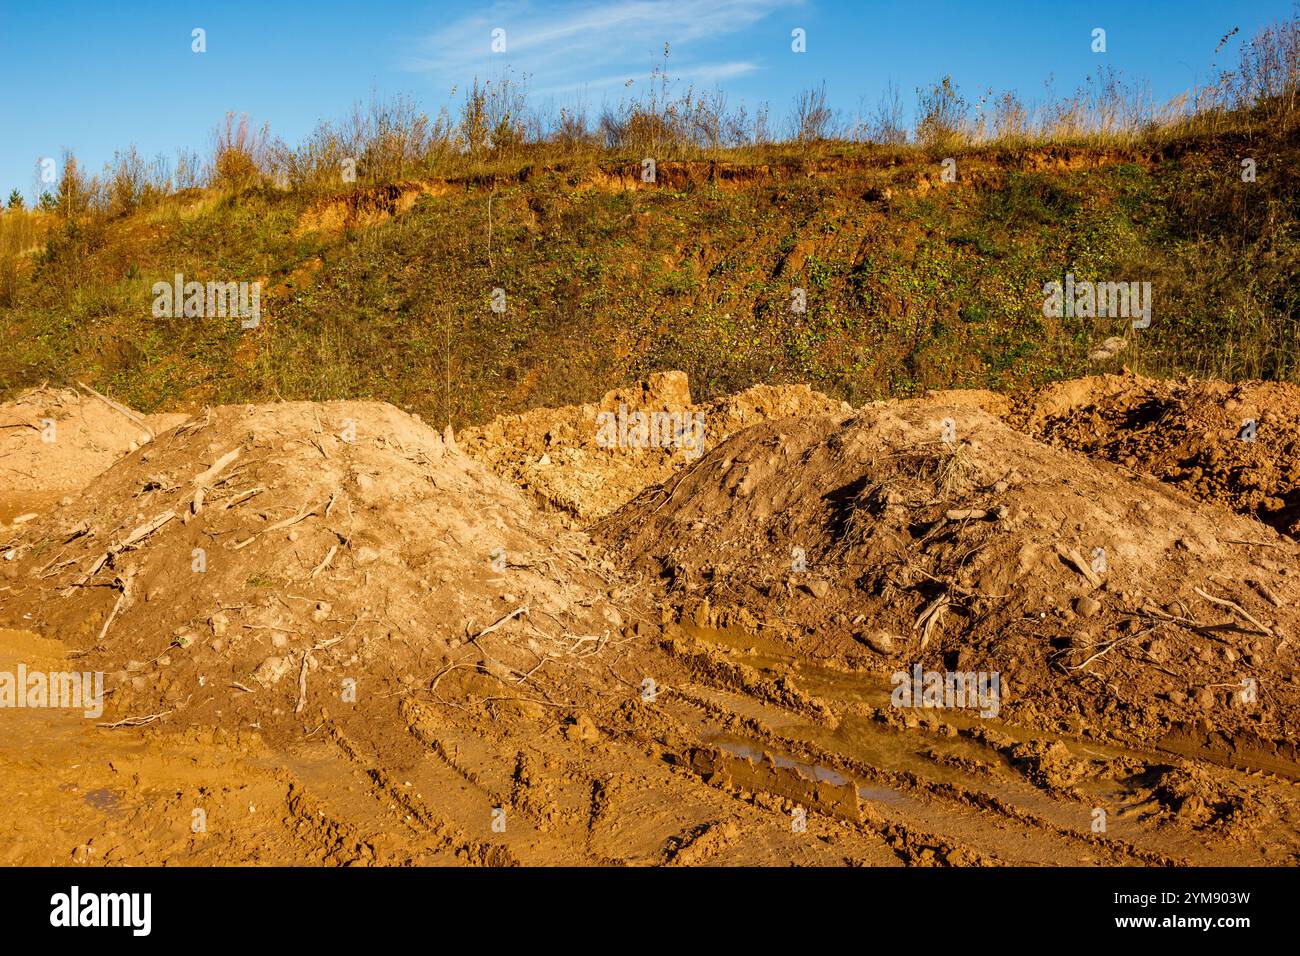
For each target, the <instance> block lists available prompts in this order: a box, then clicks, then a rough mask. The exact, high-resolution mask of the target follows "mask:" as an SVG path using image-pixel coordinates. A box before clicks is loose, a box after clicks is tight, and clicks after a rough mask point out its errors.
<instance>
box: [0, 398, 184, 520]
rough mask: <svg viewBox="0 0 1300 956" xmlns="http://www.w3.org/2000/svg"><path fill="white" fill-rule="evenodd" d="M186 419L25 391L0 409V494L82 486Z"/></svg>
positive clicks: (49, 490) (94, 399) (86, 399)
mask: <svg viewBox="0 0 1300 956" xmlns="http://www.w3.org/2000/svg"><path fill="white" fill-rule="evenodd" d="M188 417H189V416H188V415H141V414H139V413H138V412H134V411H132V410H131V409H128V408H125V407H124V406H120V405H118V407H113V406H112V405H110V404H109V403H108V402H106V401H104V400H102V399H100V398H96V397H95V396H93V395H90V394H83V393H81V392H77V391H73V390H71V389H56V388H35V389H31V390H30V391H27V392H24V393H23V394H22V395H20V396H18V397H17V398H16V399H14V400H13V401H11V402H6V403H4V404H3V405H0V494H4V493H6V492H14V491H21V492H23V493H28V492H32V491H47V492H64V491H72V490H75V489H78V488H82V487H84V486H85V485H86V483H87V482H88V481H89V480H90V479H91V478H93V477H94V476H95V475H97V474H99V473H100V472H102V471H103V470H104V469H105V468H107V467H108V466H109V465H111V464H112V463H113V462H115V461H117V459H119V458H120V457H122V456H123V455H125V454H126V453H127V452H128V451H134V450H135V449H136V448H138V447H139V446H141V445H143V444H145V443H146V442H148V441H149V440H150V439H151V437H152V436H153V435H156V434H158V433H160V432H163V431H166V430H167V429H169V428H174V427H175V426H176V425H179V424H180V423H181V422H183V421H184V420H185V419H186V418H188ZM8 517H10V516H7V515H3V514H0V521H4V520H6V519H7V518H8Z"/></svg>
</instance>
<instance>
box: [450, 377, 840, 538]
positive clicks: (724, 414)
mask: <svg viewBox="0 0 1300 956" xmlns="http://www.w3.org/2000/svg"><path fill="white" fill-rule="evenodd" d="M847 409H848V406H847V405H846V404H845V403H843V402H838V401H835V400H833V399H830V398H827V397H826V396H824V395H822V394H820V393H818V392H814V391H813V390H812V389H810V388H809V387H808V386H806V385H783V386H772V385H757V386H754V387H753V388H750V389H747V390H746V391H744V392H741V393H739V394H738V395H732V396H728V397H727V398H724V399H720V400H718V401H715V402H707V403H703V404H700V405H696V404H694V403H693V402H692V401H691V392H690V384H689V382H688V381H687V377H686V374H685V373H684V372H661V373H656V374H654V375H651V376H650V378H649V379H648V380H647V381H645V382H642V383H641V384H640V385H638V386H634V387H632V388H627V389H616V390H614V391H612V392H609V393H607V394H606V395H605V397H604V398H602V399H601V400H600V402H598V403H596V404H587V405H569V406H565V407H563V408H557V409H551V408H539V409H534V410H532V411H529V412H525V413H523V414H521V415H508V416H503V417H501V418H497V419H495V420H494V421H492V422H489V423H488V424H486V425H484V426H482V427H480V428H474V429H469V430H467V431H465V432H464V433H463V434H462V435H461V436H460V440H461V442H462V444H463V446H464V447H465V450H466V451H467V452H468V453H469V454H470V455H472V456H473V457H475V458H477V459H478V460H479V461H482V462H483V463H484V464H486V465H487V466H488V467H489V468H491V469H492V470H493V471H495V472H496V473H497V474H498V475H500V476H501V477H503V478H505V479H506V480H507V481H509V482H511V483H513V484H517V485H519V486H520V487H521V488H524V489H526V490H527V491H528V492H530V493H531V494H532V495H533V496H534V497H535V498H536V499H537V500H538V501H539V503H541V504H542V505H543V507H546V508H547V509H551V510H554V511H556V512H558V513H559V514H560V516H561V517H562V519H564V520H566V521H568V523H570V524H574V525H577V526H586V525H589V524H590V523H591V522H593V521H596V520H599V519H600V518H602V517H604V516H605V515H607V514H609V513H610V512H612V511H614V510H615V509H616V508H618V507H619V506H621V505H623V504H624V503H626V502H628V501H630V500H631V499H632V498H634V497H636V495H637V494H639V493H640V492H641V490H642V489H644V488H646V487H647V486H648V485H652V484H657V483H659V482H662V481H663V480H665V479H666V478H667V477H668V476H669V475H671V474H672V473H673V472H674V471H676V470H677V469H679V468H681V467H682V466H683V465H685V464H687V463H688V462H690V461H692V460H694V459H695V458H698V457H699V455H700V454H702V453H703V451H704V450H705V449H707V448H710V447H712V446H713V445H716V444H717V443H718V442H720V441H722V440H723V439H725V438H726V437H727V436H728V435H731V434H733V433H734V432H736V431H739V430H740V429H742V428H747V427H748V426H750V425H753V424H756V423H758V422H762V421H767V420H769V419H773V418H784V417H787V416H791V415H810V414H823V413H826V412H831V411H839V410H847ZM624 413H626V414H624ZM637 413H641V414H643V415H645V416H646V417H647V419H648V421H647V425H646V431H647V433H645V434H641V435H640V437H639V438H638V435H637V431H636V428H637V422H636V421H629V419H631V418H632V416H634V415H636V414H637ZM656 415H657V416H660V418H659V420H658V421H656V420H655V418H654V416H656ZM602 416H605V417H602ZM625 423H626V427H625ZM603 425H604V426H606V429H607V430H606V431H604V432H602V426H603ZM661 425H662V427H660V426H661ZM610 426H612V429H611V428H610ZM697 428H698V433H697V431H696V429H697ZM697 434H698V435H699V436H701V438H697V437H696V436H697ZM656 436H657V437H656ZM611 437H612V438H613V439H614V440H613V441H611V440H610V438H611Z"/></svg>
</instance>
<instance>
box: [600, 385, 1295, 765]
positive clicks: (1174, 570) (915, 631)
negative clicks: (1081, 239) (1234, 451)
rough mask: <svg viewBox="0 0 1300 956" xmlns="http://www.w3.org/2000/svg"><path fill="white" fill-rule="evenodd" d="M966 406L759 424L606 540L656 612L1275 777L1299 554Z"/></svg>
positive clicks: (926, 405)
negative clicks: (1229, 745) (1222, 757)
mask: <svg viewBox="0 0 1300 956" xmlns="http://www.w3.org/2000/svg"><path fill="white" fill-rule="evenodd" d="M977 405H978V403H959V404H942V403H936V402H935V401H934V400H932V399H921V400H915V401H910V402H903V403H887V404H882V405H878V406H871V407H867V408H864V409H861V410H859V411H857V412H855V413H851V414H838V415H822V416H806V417H804V418H801V419H787V420H782V421H773V422H767V423H763V424H760V425H758V426H756V427H754V428H751V429H748V430H746V431H743V432H741V433H739V434H737V435H735V436H733V437H732V438H730V439H728V440H727V441H725V442H723V443H722V444H720V445H719V446H717V447H716V448H714V449H712V450H711V451H710V452H708V453H707V454H706V455H705V456H704V457H703V458H702V459H700V460H699V461H698V462H696V463H695V464H694V465H692V466H691V467H690V468H688V469H686V470H684V471H682V472H681V473H680V474H679V475H678V476H676V477H675V478H673V479H671V480H669V481H668V482H667V483H666V484H665V485H663V486H660V487H655V488H652V489H649V490H647V491H646V492H645V493H644V494H643V495H641V496H640V497H639V498H638V499H637V500H635V501H634V502H632V503H631V504H629V505H628V506H626V507H625V508H623V509H622V510H620V511H619V512H618V513H616V514H615V515H613V516H612V517H611V518H610V519H609V520H608V521H607V522H606V523H605V524H604V525H603V526H602V533H603V534H605V535H607V536H608V539H609V541H610V542H611V544H612V545H613V546H614V547H615V549H616V550H617V552H618V554H619V556H620V560H621V561H625V562H627V563H628V564H629V565H631V566H633V567H636V568H638V569H640V570H642V571H643V572H645V573H647V574H648V575H650V576H651V578H652V579H657V580H658V581H659V582H660V590H661V593H662V594H663V595H664V597H665V603H666V610H665V616H666V617H668V618H670V617H673V616H676V617H678V618H679V619H681V620H683V621H686V622H687V623H691V624H694V625H701V626H705V625H707V626H713V627H727V628H738V629H741V630H743V631H744V632H746V633H756V634H763V635H766V636H767V637H768V638H769V639H775V640H778V641H785V642H786V644H787V646H792V647H793V648H794V649H795V650H797V651H798V652H799V654H800V655H801V656H802V657H803V658H804V659H806V660H811V661H817V662H830V663H833V664H835V665H836V666H839V667H846V668H848V669H850V670H856V671H860V672H862V673H863V675H864V679H867V678H866V676H865V675H869V674H872V673H877V674H891V676H892V675H896V674H897V673H899V672H903V673H907V674H910V673H911V672H912V669H913V668H914V667H919V668H920V670H921V671H922V672H923V673H922V675H919V676H925V674H928V672H938V673H940V674H941V675H942V674H946V673H949V672H961V673H979V674H988V675H998V679H999V681H1000V685H1001V692H1000V700H997V701H995V702H994V705H993V707H992V709H993V710H995V711H997V712H998V714H999V715H1000V716H1001V718H1003V719H1006V720H1010V721H1013V722H1019V723H1020V724H1022V725H1026V726H1034V727H1039V728H1044V727H1050V728H1052V729H1067V728H1068V729H1070V730H1071V732H1076V733H1078V732H1083V733H1086V734H1096V735H1098V736H1103V737H1107V736H1108V737H1113V738H1119V739H1124V740H1129V741H1145V742H1148V743H1149V742H1152V741H1160V740H1162V739H1164V738H1165V737H1166V736H1167V735H1170V734H1175V735H1179V739H1183V737H1186V738H1187V739H1189V740H1190V739H1192V738H1195V739H1196V740H1197V741H1200V742H1202V743H1203V742H1204V741H1206V740H1207V739H1210V738H1215V737H1216V736H1217V737H1218V738H1219V739H1220V740H1229V741H1234V742H1235V744H1234V746H1237V747H1239V748H1246V747H1248V746H1249V747H1253V748H1255V749H1256V750H1258V751H1259V752H1260V753H1261V754H1263V755H1264V758H1263V759H1265V760H1269V759H1273V758H1275V757H1276V758H1278V759H1280V760H1281V762H1282V763H1287V762H1291V766H1292V767H1294V760H1295V752H1294V751H1295V747H1294V745H1293V744H1291V743H1290V742H1289V739H1290V738H1291V737H1292V736H1293V734H1294V732H1295V728H1296V721H1297V719H1298V718H1300V709H1298V705H1300V685H1298V684H1297V679H1296V674H1295V658H1294V655H1295V652H1296V644H1295V638H1294V635H1296V634H1297V633H1300V614H1298V613H1297V611H1296V607H1297V603H1298V602H1300V574H1297V567H1296V546H1295V545H1294V544H1292V543H1290V542H1287V541H1286V540H1285V539H1281V538H1279V537H1278V536H1277V535H1276V534H1274V533H1273V532H1272V531H1271V530H1269V529H1268V528H1266V527H1264V526H1262V525H1260V524H1258V523H1257V522H1255V521H1252V520H1250V519H1247V518H1244V517H1240V516H1237V515H1234V514H1232V513H1231V512H1230V511H1228V510H1227V509H1226V508H1222V507H1220V506H1217V505H1213V504H1205V505H1200V506H1198V505H1196V503H1194V502H1193V501H1192V500H1191V499H1190V498H1188V497H1186V496H1185V495H1182V494H1181V493H1179V492H1177V491H1175V490H1172V489H1170V488H1169V487H1168V486H1166V485H1163V484H1161V483H1159V482H1157V481H1155V480H1153V479H1150V478H1145V477H1140V476H1137V475H1135V474H1133V473H1132V472H1131V471H1125V470H1123V469H1120V468H1116V467H1114V466H1112V465H1109V464H1107V463H1105V462H1095V461H1091V460H1089V459H1086V458H1084V457H1082V456H1080V455H1075V454H1072V453H1069V452H1065V451H1061V450H1058V449H1054V448H1050V447H1047V446H1045V445H1043V444H1040V443H1038V442H1036V441H1034V440H1033V439H1031V438H1028V437H1026V436H1025V435H1023V434H1020V433H1018V432H1016V431H1014V430H1012V429H1011V428H1009V427H1008V426H1007V425H1006V424H1004V423H1003V422H1001V421H1000V420H998V419H996V418H995V417H993V416H992V415H990V414H988V413H986V412H984V411H982V410H981V409H979V408H978V407H977ZM926 679H927V680H928V678H926ZM794 683H795V685H798V683H799V679H798V676H797V675H795V676H794ZM908 683H909V684H910V683H911V681H910V679H909V681H908ZM906 714H907V711H906V710H905V709H901V708H899V707H897V706H895V707H885V708H882V709H881V710H880V711H878V712H877V716H878V717H879V719H883V720H888V721H894V722H902V721H904V720H906V719H908V718H907V716H906Z"/></svg>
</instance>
